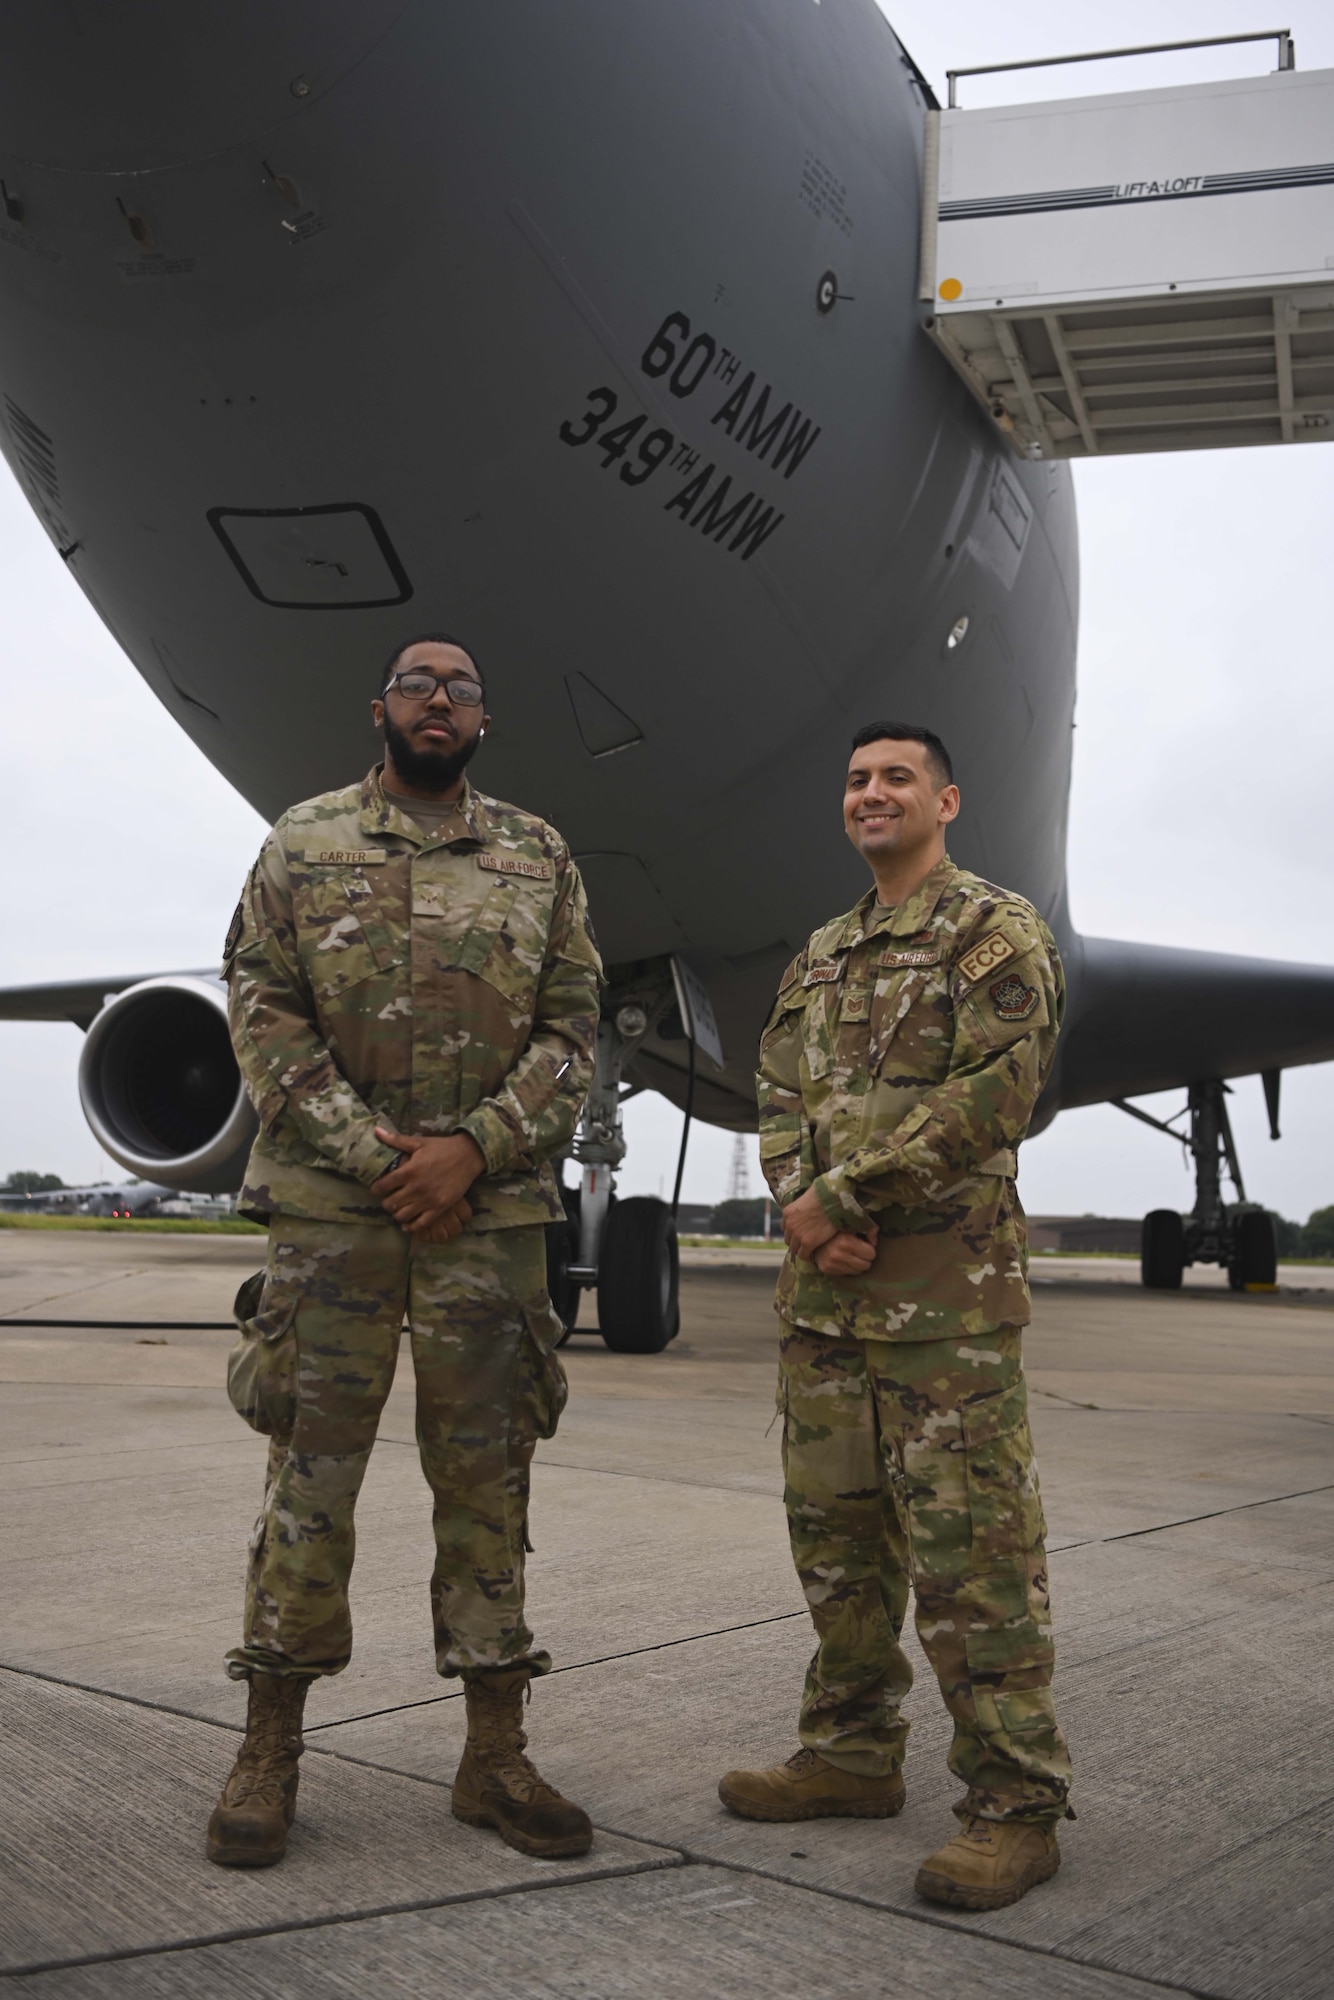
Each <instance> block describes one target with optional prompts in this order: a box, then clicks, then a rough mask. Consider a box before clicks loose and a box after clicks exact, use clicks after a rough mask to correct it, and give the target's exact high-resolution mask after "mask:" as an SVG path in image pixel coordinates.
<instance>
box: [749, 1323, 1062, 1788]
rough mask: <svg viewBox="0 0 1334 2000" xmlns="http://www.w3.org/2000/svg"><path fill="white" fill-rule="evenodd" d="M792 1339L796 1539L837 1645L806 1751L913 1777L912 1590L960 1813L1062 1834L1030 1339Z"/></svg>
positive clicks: (783, 1397)
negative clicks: (908, 1752) (908, 1639)
mask: <svg viewBox="0 0 1334 2000" xmlns="http://www.w3.org/2000/svg"><path fill="white" fill-rule="evenodd" d="M779 1325H780V1328H781V1332H782V1339H781V1343H780V1348H779V1356H780V1359H779V1388H778V1399H779V1408H780V1410H781V1411H782V1412H783V1416H784V1431H783V1470H784V1477H785V1482H786V1505H787V1517H788V1531H789V1534H790V1536H791V1541H792V1553H793V1558H794V1560H795V1562H796V1566H797V1574H798V1576H799V1577H800V1579H801V1584H802V1588H803V1590H804V1592H805V1596H806V1601H807V1603H808V1604H809V1606H810V1609H811V1616H812V1618H813V1620H814V1622H815V1629H816V1632H817V1633H818V1635H819V1645H818V1647H817V1649H816V1652H815V1656H814V1658H813V1659H812V1661H811V1664H810V1667H809V1669H808V1671H807V1675H806V1686H805V1691H804V1695H803V1699H802V1706H801V1727H800V1735H801V1741H802V1743H803V1744H804V1745H805V1746H806V1747H807V1748H808V1749H811V1750H815V1751H818V1752H819V1754H820V1756H822V1757H825V1758H827V1759H828V1760H829V1761H830V1763H833V1764H840V1765H842V1766H844V1768H846V1769H848V1770H851V1771H856V1772H859V1773H862V1774H863V1775H867V1776H871V1775H884V1774H887V1773H889V1772H891V1771H895V1770H897V1769H898V1768H899V1767H900V1765H901V1764H902V1762H903V1754H904V1745H905V1743H906V1740H907V1735H908V1725H907V1723H906V1722H905V1721H904V1720H903V1717H902V1714H901V1708H902V1703H903V1698H904V1696H905V1695H906V1694H907V1692H908V1689H909V1688H910V1686H911V1685H912V1668H911V1666H910V1665H909V1663H908V1659H907V1655H906V1654H905V1653H904V1651H903V1648H902V1646H901V1645H900V1643H899V1641H900V1638H901V1635H902V1632H903V1621H904V1617H905V1615H906V1612H907V1608H908V1590H909V1585H910V1584H911V1587H912V1591H913V1596H914V1599H915V1616H916V1623H917V1633H918V1637H919V1638H920V1639H921V1642H922V1645H923V1648H924V1649H925V1652H926V1655H927V1658H928V1659H929V1660H930V1662H931V1665H932V1667H933V1668H934V1669H935V1673H936V1678H937V1680H938V1681H939V1683H940V1690H941V1693H942V1694H943V1695H944V1698H945V1705H946V1707H947V1708H948V1710H949V1712H950V1715H951V1717H952V1718H953V1722H954V1740H953V1743H952V1744H951V1747H950V1752H949V1767H950V1769H951V1771H953V1772H954V1774H955V1776H956V1777H958V1778H960V1779H962V1780H963V1782H964V1783H965V1784H966V1785H967V1787H968V1792H967V1797H966V1799H965V1800H964V1801H963V1802H962V1803H961V1804H960V1805H959V1806H958V1807H956V1811H958V1812H959V1813H961V1814H962V1813H964V1812H969V1813H977V1814H979V1815H980V1816H981V1817H983V1818H985V1819H1033V1820H1042V1821H1052V1820H1056V1819H1058V1818H1060V1817H1061V1816H1062V1815H1063V1814H1064V1812H1065V1805H1066V1794H1067V1792H1068V1789H1069V1783H1070V1758H1069V1753H1068V1751H1067V1749H1066V1745H1065V1739H1064V1737H1063V1736H1062V1734H1061V1731H1060V1729H1059V1727H1058V1726H1057V1722H1056V1716H1055V1711H1054V1709H1053V1706H1052V1697H1051V1676H1052V1662H1053V1658H1054V1654H1053V1648H1052V1642H1051V1622H1050V1601H1049V1598H1048V1591H1047V1558H1046V1553H1045V1550H1044V1548H1043V1540H1042V1538H1043V1535H1044V1534H1045V1532H1046V1527H1045V1523H1044V1521H1043V1518H1042V1503H1041V1500H1040V1499H1039V1496H1038V1484H1037V1469H1036V1467H1035V1465H1034V1463H1033V1445H1032V1440H1031V1437H1030V1435H1029V1428H1028V1396H1027V1386H1026V1384H1025V1381H1024V1374H1023V1367H1022V1364H1021V1361H1020V1338H1019V1333H1018V1331H1017V1330H1016V1329H1014V1328H1006V1329H1004V1330H1002V1331H1001V1332H999V1333H991V1334H978V1335H974V1336H972V1337H961V1338H958V1339H952V1340H936V1341H888V1340H852V1339H846V1340H840V1339H829V1338H826V1337H825V1336H823V1335H820V1334H814V1333H810V1332H808V1331H806V1329H805V1328H802V1327H798V1326H794V1325H792V1324H791V1323H790V1322H789V1321H786V1320H780V1322H779Z"/></svg>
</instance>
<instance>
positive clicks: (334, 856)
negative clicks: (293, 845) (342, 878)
mask: <svg viewBox="0 0 1334 2000" xmlns="http://www.w3.org/2000/svg"><path fill="white" fill-rule="evenodd" d="M292 859H293V861H304V862H305V863H306V866H307V867H314V868H374V867H375V866H376V865H377V864H378V863H380V862H383V861H388V859H389V850H388V848H385V847H307V848H303V849H302V850H301V851H300V852H299V853H293V855H292Z"/></svg>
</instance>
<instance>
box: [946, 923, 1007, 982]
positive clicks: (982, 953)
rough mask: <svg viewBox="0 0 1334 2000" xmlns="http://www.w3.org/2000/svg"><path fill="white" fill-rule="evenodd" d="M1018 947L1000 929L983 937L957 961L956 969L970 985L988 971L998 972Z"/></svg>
mask: <svg viewBox="0 0 1334 2000" xmlns="http://www.w3.org/2000/svg"><path fill="white" fill-rule="evenodd" d="M1018 949H1019V947H1018V946H1017V945H1016V944H1013V943H1012V942H1011V940H1010V939H1009V938H1007V937H1005V936H1004V935H1003V933H1001V932H1000V931H995V932H993V934H992V935H991V936H990V937H987V938H983V940H982V942H981V944H975V945H974V946H973V947H972V949H971V950H970V951H966V952H965V953H964V954H963V956H962V958H960V959H959V961H958V970H959V972H960V973H961V974H962V975H963V977H964V978H965V979H966V980H967V981H968V983H969V984H970V985H973V984H975V983H976V982H977V981H978V980H979V979H985V978H986V976H987V974H988V973H989V972H999V970H1000V968H1001V966H1003V965H1004V964H1005V963H1006V961H1007V960H1009V959H1011V958H1013V957H1015V955H1016V953H1017V951H1018Z"/></svg>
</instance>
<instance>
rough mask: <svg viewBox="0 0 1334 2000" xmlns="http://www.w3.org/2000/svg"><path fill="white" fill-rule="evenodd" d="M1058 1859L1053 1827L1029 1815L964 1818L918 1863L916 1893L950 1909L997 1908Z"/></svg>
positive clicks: (1050, 1870) (1011, 1900)
mask: <svg viewBox="0 0 1334 2000" xmlns="http://www.w3.org/2000/svg"><path fill="white" fill-rule="evenodd" d="M1060 1865H1061V1850H1060V1848H1059V1847H1058V1846H1057V1845H1056V1832H1055V1829H1054V1828H1053V1827H1050V1826H1040V1825H1038V1824H1036V1823H1035V1822H1034V1821H1033V1820H1031V1819H1004V1820H994V1819H976V1818H969V1819H966V1820H965V1821H964V1823H963V1825H962V1827H961V1828H960V1829H959V1831H958V1833H956V1834H955V1836H954V1838H953V1840H950V1841H947V1842H946V1843H945V1845H944V1847H941V1848H938V1849H937V1851H936V1852H935V1853H934V1854H930V1855H928V1856H927V1858H926V1860H925V1861H924V1862H923V1863H922V1865H921V1867H920V1868H919V1869H918V1871H917V1893H918V1895H919V1896H925V1898H926V1900H927V1901H928V1902H929V1903H951V1904H952V1905H953V1906H954V1908H955V1909H956V1910H999V1909H1000V1908H1001V1907H1002V1905H1003V1904H1005V1903H1017V1902H1018V1901H1019V1898H1020V1897H1021V1896H1026V1895H1027V1894H1028V1892H1029V1890H1030V1889H1032V1888H1034V1887H1035V1886H1036V1884H1037V1883H1039V1882H1045V1881H1046V1880H1047V1879H1048V1877H1049V1876H1052V1875H1054V1874H1055V1873H1056V1870H1057V1869H1058V1868H1059V1867H1060Z"/></svg>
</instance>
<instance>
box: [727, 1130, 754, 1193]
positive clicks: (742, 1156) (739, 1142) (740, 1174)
mask: <svg viewBox="0 0 1334 2000" xmlns="http://www.w3.org/2000/svg"><path fill="white" fill-rule="evenodd" d="M727 1199H728V1200H729V1201H749V1200H750V1161H749V1160H748V1159H747V1158H746V1142H745V1139H744V1138H743V1137H742V1135H741V1133H740V1132H738V1133H737V1135H736V1137H735V1139H734V1140H733V1141H732V1171H731V1172H730V1174H729V1175H728V1177H727Z"/></svg>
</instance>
